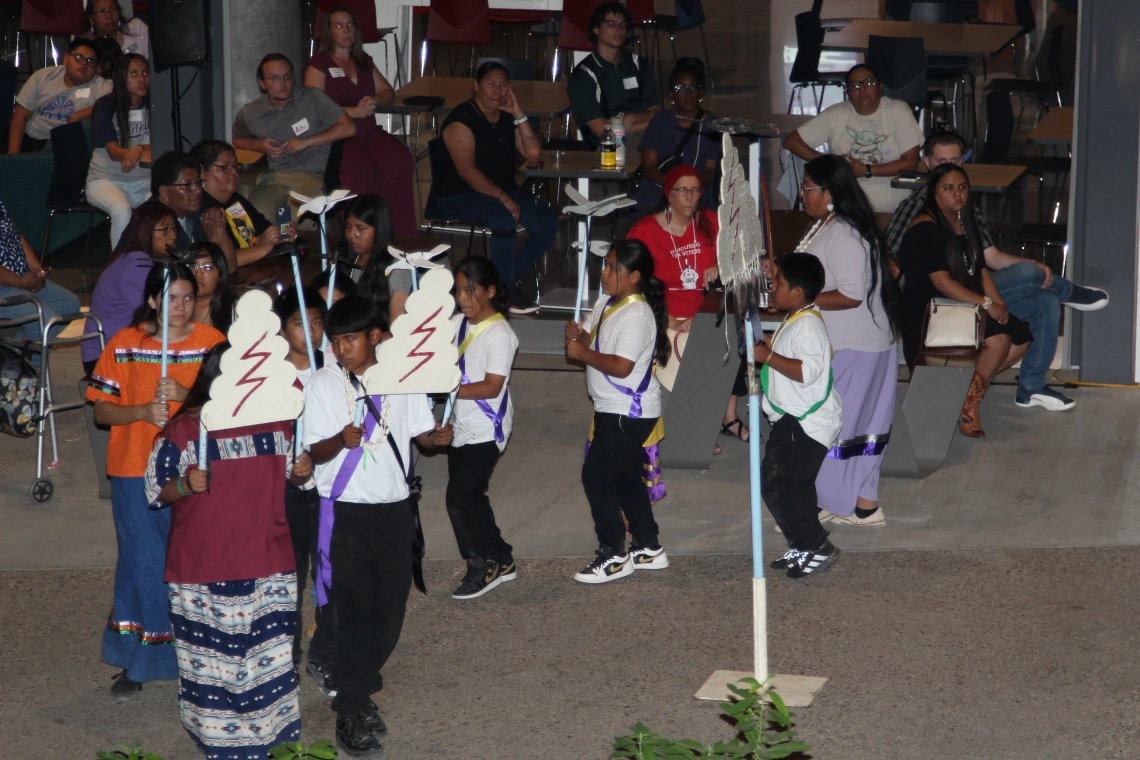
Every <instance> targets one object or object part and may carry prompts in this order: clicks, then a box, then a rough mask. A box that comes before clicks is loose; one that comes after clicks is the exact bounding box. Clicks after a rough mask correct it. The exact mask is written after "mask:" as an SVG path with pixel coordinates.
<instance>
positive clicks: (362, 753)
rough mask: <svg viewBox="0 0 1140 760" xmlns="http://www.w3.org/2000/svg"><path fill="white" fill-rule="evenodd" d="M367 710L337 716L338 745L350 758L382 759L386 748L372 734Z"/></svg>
mask: <svg viewBox="0 0 1140 760" xmlns="http://www.w3.org/2000/svg"><path fill="white" fill-rule="evenodd" d="M369 718H370V716H369V714H368V712H367V710H365V711H363V712H360V713H358V714H356V715H341V714H340V713H337V716H336V744H337V746H338V747H340V748H341V749H342V750H344V753H345V754H346V755H348V756H349V757H380V755H381V753H382V752H383V750H384V747H383V746H382V745H381V744H380V740H379V739H377V738H376V736H375V735H374V734H373V733H372V726H370V725H369Z"/></svg>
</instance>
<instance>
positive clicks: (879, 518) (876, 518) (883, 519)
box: [819, 507, 887, 528]
mask: <svg viewBox="0 0 1140 760" xmlns="http://www.w3.org/2000/svg"><path fill="white" fill-rule="evenodd" d="M824 515H828V516H829V519H827V520H825V519H823V516H824ZM819 521H820V522H821V523H824V522H829V523H834V524H836V525H857V526H859V527H863V528H882V527H883V526H885V525H886V524H887V516H886V515H884V514H883V508H882V507H879V508H878V509H876V510H875V513H874V514H872V515H868V516H867V517H859V516H858V515H855V514H850V515H833V514H831V513H830V512H828V511H826V510H824V511H823V512H820V513H819Z"/></svg>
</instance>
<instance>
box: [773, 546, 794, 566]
mask: <svg viewBox="0 0 1140 760" xmlns="http://www.w3.org/2000/svg"><path fill="white" fill-rule="evenodd" d="M796 553H797V552H796V550H795V549H788V550H787V551H786V552H784V556H783V557H780V558H779V559H777V560H773V561H772V562H769V563H768V567H769V568H771V569H772V570H787V569H788V567H790V566H791V562H792V560H793V559H795V558H796Z"/></svg>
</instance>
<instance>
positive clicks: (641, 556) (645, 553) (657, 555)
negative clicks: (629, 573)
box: [629, 545, 669, 570]
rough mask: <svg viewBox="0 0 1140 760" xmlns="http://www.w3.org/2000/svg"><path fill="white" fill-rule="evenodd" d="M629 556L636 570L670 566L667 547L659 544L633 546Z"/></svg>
mask: <svg viewBox="0 0 1140 760" xmlns="http://www.w3.org/2000/svg"><path fill="white" fill-rule="evenodd" d="M629 558H630V559H631V560H633V569H634V570H664V569H665V568H667V567H669V555H667V554H666V553H665V548H664V547H662V546H660V545H657V546H631V547H630V549H629Z"/></svg>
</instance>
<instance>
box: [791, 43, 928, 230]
mask: <svg viewBox="0 0 1140 760" xmlns="http://www.w3.org/2000/svg"><path fill="white" fill-rule="evenodd" d="M846 81H847V100H845V101H843V102H842V103H836V104H835V105H833V106H829V107H828V108H825V109H824V110H823V111H822V112H821V113H820V114H819V115H818V116H816V117H815V118H813V119H812V120H811V121H809V122H808V123H806V124H804V125H803V126H802V127H800V128H799V129H797V130H796V131H795V132H792V133H791V134H790V135H788V136H787V138H785V139H784V147H785V148H786V149H787V150H788V151H790V152H791V153H793V154H794V155H796V156H799V157H800V158H802V159H803V160H804V161H811V160H812V159H815V158H819V157H820V156H822V155H823V153H821V152H820V151H818V150H816V149H815V148H814V147H812V146H823V145H826V146H827V148H828V150H827V152H828V153H831V154H833V155H838V156H842V157H843V158H845V159H847V161H848V162H849V163H850V164H851V168H852V170H854V172H855V176H856V177H857V178H858V179H859V186H860V187H861V188H862V189H863V192H864V193H866V195H867V200H869V201H870V202H871V206H872V208H874V210H875V211H876V212H879V213H892V212H894V210H895V207H896V206H898V205H899V203H901V202H902V201H903V200H904V199H905V198H906V197H907V195H908V192H907V191H906V190H896V189H894V188H892V187H891V179H892V178H893V177H894V176H895V175H896V174H898V173H899V172H900V171H910V170H913V169H914V166H915V164H916V163H918V150H919V147H920V146H921V145H922V141H923V139H924V138H923V135H922V130H921V129H919V127H918V122H917V121H916V120H915V118H914V113H913V112H912V111H911V109H910V106H909V105H907V104H906V103H905V102H903V101H901V100H894V99H893V98H888V97H886V96H885V95H883V84H882V80H880V79H879V76H878V74H876V73H875V71H874V69H872V68H871V67H870V66H868V65H866V64H865V63H860V64H858V65H856V66H854V67H852V69H851V70H850V71H848V72H847V80H846Z"/></svg>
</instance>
